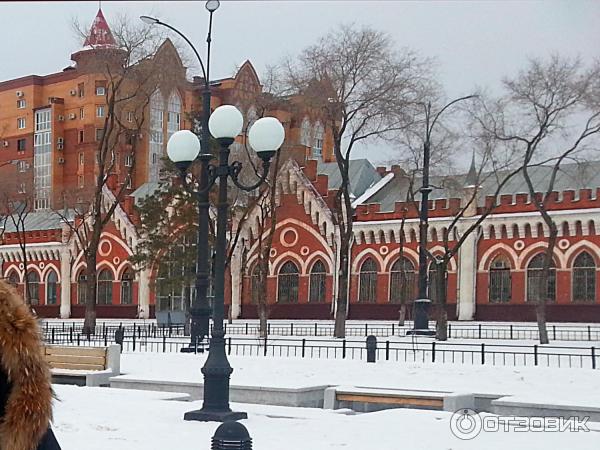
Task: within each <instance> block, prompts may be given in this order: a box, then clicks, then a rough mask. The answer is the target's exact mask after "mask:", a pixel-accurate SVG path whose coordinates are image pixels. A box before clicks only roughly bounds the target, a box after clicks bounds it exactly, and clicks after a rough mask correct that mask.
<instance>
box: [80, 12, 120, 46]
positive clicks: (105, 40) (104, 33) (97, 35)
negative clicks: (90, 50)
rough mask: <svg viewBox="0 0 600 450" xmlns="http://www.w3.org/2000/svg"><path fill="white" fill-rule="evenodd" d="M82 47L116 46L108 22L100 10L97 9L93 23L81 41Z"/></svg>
mask: <svg viewBox="0 0 600 450" xmlns="http://www.w3.org/2000/svg"><path fill="white" fill-rule="evenodd" d="M83 46H84V47H94V48H96V47H116V42H115V39H114V38H113V35H112V33H111V31H110V28H109V26H108V23H107V22H106V19H105V18H104V14H102V10H101V9H99V10H98V14H96V18H95V19H94V23H92V28H91V29H90V33H89V34H88V37H87V38H86V39H85V42H84V43H83Z"/></svg>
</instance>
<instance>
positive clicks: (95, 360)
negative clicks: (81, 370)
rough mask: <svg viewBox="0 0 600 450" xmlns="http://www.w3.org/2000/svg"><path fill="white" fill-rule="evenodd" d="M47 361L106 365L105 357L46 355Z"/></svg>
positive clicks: (51, 362)
mask: <svg viewBox="0 0 600 450" xmlns="http://www.w3.org/2000/svg"><path fill="white" fill-rule="evenodd" d="M46 361H48V362H49V363H50V364H53V363H73V364H93V365H101V366H103V367H104V366H105V365H106V358H105V357H104V356H71V355H46Z"/></svg>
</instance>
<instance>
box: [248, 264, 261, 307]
mask: <svg viewBox="0 0 600 450" xmlns="http://www.w3.org/2000/svg"><path fill="white" fill-rule="evenodd" d="M259 295H260V268H259V267H258V263H257V264H256V265H255V266H254V269H252V276H251V277H250V301H251V302H252V304H254V305H257V304H258V296H259Z"/></svg>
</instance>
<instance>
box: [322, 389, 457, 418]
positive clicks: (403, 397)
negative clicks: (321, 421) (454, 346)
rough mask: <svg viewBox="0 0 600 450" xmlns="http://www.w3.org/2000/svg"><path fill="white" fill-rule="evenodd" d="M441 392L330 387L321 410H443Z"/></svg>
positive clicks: (442, 394)
mask: <svg viewBox="0 0 600 450" xmlns="http://www.w3.org/2000/svg"><path fill="white" fill-rule="evenodd" d="M448 394H450V393H449V392H442V391H418V390H404V389H377V388H365V387H344V386H337V387H330V388H327V389H326V390H325V399H324V405H323V408H325V409H342V408H348V409H352V410H354V411H358V412H371V411H379V410H381V409H389V408H416V409H433V410H438V411H441V410H443V409H444V398H445V397H446V396H447V395H448Z"/></svg>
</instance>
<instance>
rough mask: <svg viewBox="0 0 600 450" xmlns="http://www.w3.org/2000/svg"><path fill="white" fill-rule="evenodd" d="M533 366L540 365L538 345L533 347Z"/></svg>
mask: <svg viewBox="0 0 600 450" xmlns="http://www.w3.org/2000/svg"><path fill="white" fill-rule="evenodd" d="M533 365H535V366H537V365H538V346H537V344H534V345H533Z"/></svg>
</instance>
